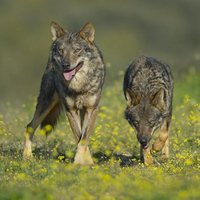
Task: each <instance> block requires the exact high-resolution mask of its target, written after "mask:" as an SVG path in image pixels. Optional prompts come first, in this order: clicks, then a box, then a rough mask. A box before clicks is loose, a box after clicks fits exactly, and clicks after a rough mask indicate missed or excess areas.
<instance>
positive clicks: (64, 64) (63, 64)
mask: <svg viewBox="0 0 200 200" xmlns="http://www.w3.org/2000/svg"><path fill="white" fill-rule="evenodd" d="M62 66H63V67H65V68H66V69H69V67H70V63H69V62H68V61H66V60H63V61H62Z"/></svg>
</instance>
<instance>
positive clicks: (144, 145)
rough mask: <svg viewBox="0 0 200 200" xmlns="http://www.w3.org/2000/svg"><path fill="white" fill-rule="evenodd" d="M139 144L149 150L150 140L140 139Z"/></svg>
mask: <svg viewBox="0 0 200 200" xmlns="http://www.w3.org/2000/svg"><path fill="white" fill-rule="evenodd" d="M139 142H140V144H141V145H142V147H143V148H147V147H148V139H147V138H145V137H142V138H139Z"/></svg>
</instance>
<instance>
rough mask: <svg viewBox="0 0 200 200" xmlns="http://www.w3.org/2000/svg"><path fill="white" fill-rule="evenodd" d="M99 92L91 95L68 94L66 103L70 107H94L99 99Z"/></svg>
mask: <svg viewBox="0 0 200 200" xmlns="http://www.w3.org/2000/svg"><path fill="white" fill-rule="evenodd" d="M98 97H99V95H98V94H95V95H90V94H85V95H70V96H66V98H65V100H66V104H67V106H68V108H70V109H71V108H74V109H83V108H84V107H93V106H94V105H95V104H96V103H97V101H98Z"/></svg>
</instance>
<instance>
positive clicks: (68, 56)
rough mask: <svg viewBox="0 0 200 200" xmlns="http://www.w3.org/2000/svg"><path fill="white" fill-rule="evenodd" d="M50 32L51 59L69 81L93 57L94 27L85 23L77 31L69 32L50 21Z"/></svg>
mask: <svg viewBox="0 0 200 200" xmlns="http://www.w3.org/2000/svg"><path fill="white" fill-rule="evenodd" d="M51 33H52V36H53V37H52V40H53V45H52V55H51V56H52V60H53V61H54V62H55V63H56V66H57V67H58V68H59V70H60V71H61V73H62V74H63V76H64V78H65V80H67V81H69V80H71V79H72V78H73V76H74V75H75V74H76V72H77V71H78V70H80V69H81V68H82V67H83V66H84V64H86V63H87V62H89V61H90V59H91V58H92V57H93V54H92V53H93V51H94V47H95V45H94V44H93V43H94V35H95V29H94V27H93V25H92V24H91V23H87V24H85V25H84V26H83V28H82V29H81V30H80V31H79V32H76V33H71V32H68V31H66V30H64V29H63V28H62V27H61V26H60V25H58V24H57V23H55V22H52V23H51Z"/></svg>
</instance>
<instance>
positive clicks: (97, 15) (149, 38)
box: [0, 0, 200, 102]
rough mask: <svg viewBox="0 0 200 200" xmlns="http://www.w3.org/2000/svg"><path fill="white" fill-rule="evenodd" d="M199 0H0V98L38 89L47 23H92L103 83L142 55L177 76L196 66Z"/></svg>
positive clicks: (48, 40)
mask: <svg viewBox="0 0 200 200" xmlns="http://www.w3.org/2000/svg"><path fill="white" fill-rule="evenodd" d="M199 20H200V1H199V0H173V1H172V0H171V1H166V0H126V1H121V0H110V1H108V0H107V1H105V0H101V1H92V0H84V1H81V0H78V1H69V0H65V1H64V0H60V1H56V0H48V1H40V0H28V1H24V0H18V1H11V0H1V1H0V29H1V31H0V43H1V44H0V100H1V101H2V102H4V101H11V102H16V101H19V102H23V101H25V100H26V99H27V98H29V97H31V96H32V97H33V96H36V95H37V94H38V90H39V85H40V80H41V77H42V73H43V71H44V69H45V67H46V63H47V59H48V54H49V48H50V45H51V33H50V22H51V21H57V22H59V23H60V24H61V25H62V26H63V27H64V28H66V29H69V30H73V31H78V30H79V29H80V28H81V26H83V25H84V23H86V22H87V21H91V22H92V23H93V24H94V25H95V27H96V39H95V40H96V44H97V45H98V46H99V48H100V49H101V51H102V53H103V56H104V59H105V63H106V65H107V82H106V85H111V84H112V82H113V80H118V79H119V76H122V74H123V72H124V70H125V69H126V68H127V66H128V64H129V63H130V62H131V61H132V60H133V59H134V58H135V57H137V56H138V55H141V54H144V55H149V56H153V57H156V58H158V59H161V60H163V61H164V62H166V63H168V64H169V65H171V66H172V70H173V73H174V76H175V79H176V80H178V79H180V78H181V77H184V76H183V75H185V74H187V73H188V72H189V71H191V70H192V71H193V72H194V71H195V73H196V72H199V71H200V70H199V69H200V67H199V65H200V24H199Z"/></svg>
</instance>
